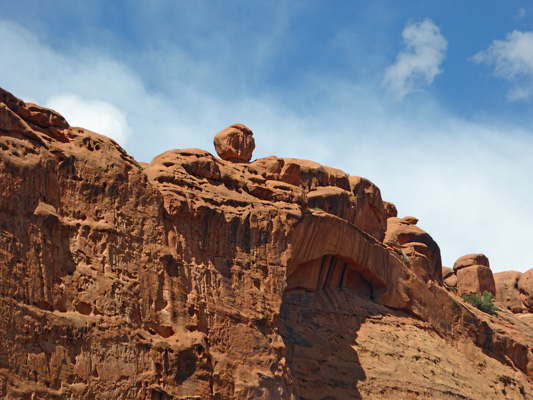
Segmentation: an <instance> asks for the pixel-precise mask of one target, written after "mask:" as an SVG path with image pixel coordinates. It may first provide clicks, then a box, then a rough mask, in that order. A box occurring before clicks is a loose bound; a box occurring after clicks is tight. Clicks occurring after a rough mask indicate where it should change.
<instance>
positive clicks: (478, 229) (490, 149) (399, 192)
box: [0, 20, 533, 271]
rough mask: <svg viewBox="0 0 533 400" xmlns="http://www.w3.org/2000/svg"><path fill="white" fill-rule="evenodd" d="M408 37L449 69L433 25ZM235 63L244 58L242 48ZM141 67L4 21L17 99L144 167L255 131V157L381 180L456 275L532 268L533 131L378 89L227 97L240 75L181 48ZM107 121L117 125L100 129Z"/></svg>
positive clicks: (150, 56)
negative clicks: (389, 97)
mask: <svg viewBox="0 0 533 400" xmlns="http://www.w3.org/2000/svg"><path fill="white" fill-rule="evenodd" d="M424 24H426V25H427V26H426V25H424ZM424 26H426V27H425V28H424ZM409 27H412V29H410V28H409ZM412 31H414V33H413V32H412ZM421 32H422V33H421ZM423 32H426V33H423ZM428 32H429V33H428ZM404 36H405V37H407V38H409V40H407V39H406V43H407V42H409V43H411V44H410V46H411V49H418V50H417V51H415V50H412V53H413V54H415V55H416V54H426V52H427V53H429V54H433V53H434V51H433V53H432V52H431V51H429V50H424V49H425V48H427V47H431V48H433V49H435V46H434V45H433V47H432V46H430V45H429V44H424V43H426V42H429V43H434V42H435V41H437V42H439V40H440V41H441V45H440V47H438V48H440V49H441V51H440V53H439V51H437V53H439V54H440V56H435V55H434V54H433V55H434V56H433V59H434V60H437V61H438V60H440V61H438V62H436V64H435V62H434V64H433V65H436V67H435V68H436V69H437V70H439V65H440V62H441V61H442V58H443V57H444V50H442V49H444V48H445V47H446V45H445V43H446V42H445V40H444V39H443V38H441V39H439V40H437V39H435V37H437V38H438V37H439V36H440V37H441V35H440V33H438V28H436V27H435V26H434V24H433V23H432V22H431V21H429V20H425V21H423V22H422V23H420V24H410V25H409V26H408V27H406V29H405V31H404ZM431 38H433V39H431ZM443 43H444V44H443ZM274 47H275V46H274ZM224 50H225V51H227V52H228V54H229V55H230V56H231V55H232V54H234V53H233V50H232V48H231V47H230V48H225V49H224ZM272 51H275V49H272ZM417 52H418V53H417ZM135 57H136V60H137V62H138V63H139V64H147V65H150V67H151V68H150V71H148V73H147V75H141V74H139V73H136V72H135V70H133V69H132V66H131V65H130V64H126V63H125V62H124V61H123V58H122V57H121V58H120V59H119V57H118V56H114V55H113V54H112V53H104V52H95V51H94V50H93V51H91V50H89V49H87V48H84V47H83V46H72V47H70V48H68V49H67V50H65V49H63V50H58V49H57V48H54V47H52V46H50V45H49V44H48V43H46V42H45V41H44V40H42V39H41V38H40V37H38V36H37V35H35V34H33V33H32V32H30V31H29V30H27V29H23V28H21V27H20V26H19V25H17V24H13V23H7V22H2V21H0V70H1V71H2V85H3V86H4V87H5V89H7V90H10V91H12V92H13V94H14V95H16V96H19V97H22V98H23V99H24V100H29V101H32V102H36V103H38V104H42V105H48V106H51V107H52V108H57V109H59V110H60V111H61V112H62V113H65V115H67V112H66V111H65V110H66V107H72V108H73V112H72V113H71V114H69V115H70V116H69V115H67V120H68V121H69V122H70V123H72V124H76V125H84V126H85V127H88V128H90V129H93V130H95V131H97V132H98V133H103V134H108V135H110V136H113V135H114V134H116V133H119V132H123V133H124V134H126V135H127V134H128V130H129V132H130V133H129V136H126V138H127V139H128V140H127V142H124V141H123V140H122V139H120V138H119V137H118V136H114V137H115V139H117V140H118V142H119V143H120V144H121V145H125V148H126V150H127V151H128V152H129V153H130V154H132V155H133V156H134V157H135V158H136V159H138V160H141V161H150V160H151V158H152V157H154V156H155V155H157V154H159V153H162V152H163V151H166V150H169V149H171V148H187V147H199V148H204V149H206V150H208V151H211V152H213V151H214V149H213V145H212V140H213V136H214V134H215V133H216V132H217V131H219V130H220V129H223V128H225V127H226V126H227V125H230V124H232V123H236V122H241V123H244V124H246V125H248V126H249V127H250V128H251V129H252V130H253V131H254V136H255V139H256V145H257V148H256V150H255V152H254V158H256V157H257V158H258V157H264V156H269V155H272V154H274V155H277V156H282V157H299V158H307V159H312V160H315V161H317V162H320V163H322V164H325V165H331V166H333V167H336V168H341V169H343V170H345V171H346V172H349V173H350V174H352V175H360V176H364V177H366V178H369V179H371V180H372V181H374V182H375V183H376V184H377V185H378V186H379V187H380V188H381V190H382V193H383V195H384V198H385V199H386V200H389V201H392V202H394V203H396V205H397V206H398V209H399V212H400V214H401V215H402V216H404V215H415V216H416V217H418V218H419V219H420V222H419V225H420V227H421V228H422V229H425V230H427V231H428V232H429V233H430V234H431V235H432V236H433V237H434V238H435V240H436V241H437V242H438V243H439V245H440V246H441V249H442V252H443V258H444V262H445V263H446V264H448V265H451V264H453V262H454V261H455V259H456V258H458V257H460V256H462V255H464V254H467V253H472V252H485V253H486V254H487V255H488V256H489V258H490V259H491V265H493V269H494V270H496V271H497V270H501V269H502V268H506V269H509V268H513V269H518V270H523V271H525V270H526V269H527V268H530V265H531V264H530V262H531V257H530V255H529V254H528V253H527V251H522V250H523V249H527V248H529V242H528V240H529V238H530V235H529V231H530V226H531V225H532V224H533V209H532V208H531V207H530V206H529V203H528V200H529V199H531V198H532V197H533V188H532V187H531V185H527V184H524V182H529V180H530V171H531V170H533V158H532V157H531V156H530V154H531V153H532V152H533V138H532V137H533V135H531V131H528V132H525V131H524V130H521V129H520V128H518V127H516V126H512V125H508V124H501V125H497V124H488V123H486V122H472V121H465V120H464V119H461V118H457V117H456V116H454V115H451V114H450V113H449V112H448V111H446V110H445V109H443V108H442V107H440V106H439V104H438V103H435V102H432V101H431V99H430V98H429V97H430V96H428V98H425V99H424V102H423V103H422V104H420V103H417V104H415V103H416V99H414V101H413V102H402V103H391V102H387V101H384V98H383V96H382V93H380V91H379V90H376V87H375V86H377V85H375V86H372V84H371V83H368V82H366V81H365V82H348V81H346V80H343V79H339V78H332V77H318V76H315V75H313V76H311V77H307V78H306V77H304V78H302V79H307V81H306V82H305V83H306V85H302V88H301V89H299V90H294V91H292V92H290V93H286V92H280V93H278V94H276V93H275V92H273V91H268V90H264V91H260V92H258V93H252V94H249V93H248V91H246V90H239V88H238V85H235V87H236V88H235V89H234V90H227V89H226V88H227V87H229V88H231V87H232V85H233V84H234V83H235V81H234V80H235V79H237V78H235V76H233V75H231V79H229V81H228V82H227V86H222V87H219V86H216V85H214V84H213V82H215V81H217V80H220V81H223V80H224V78H226V77H228V75H227V72H226V71H224V70H221V68H220V66H219V64H217V63H203V62H202V61H201V60H198V59H197V58H196V57H193V56H191V55H190V53H189V52H188V51H187V49H184V48H183V47H179V46H178V44H176V46H175V47H171V46H163V47H161V48H158V47H157V46H155V45H154V46H153V48H151V51H150V52H146V51H145V52H141V51H138V52H136V53H135ZM439 57H440V58H439ZM399 61H400V58H399ZM422 61H423V60H422ZM422 61H420V62H422ZM415 64H416V63H415ZM416 65H418V64H416ZM165 71H168V72H167V73H164V72H165ZM237 75H238V74H237ZM156 79H159V80H158V81H155V80H156ZM406 79H407V78H406ZM432 79H433V78H432ZM151 80H154V82H153V83H152V81H151ZM206 82H207V83H206ZM424 82H425V81H424ZM164 88H166V90H163V89H164ZM63 105H64V106H65V108H64V109H63ZM95 110H96V112H95ZM77 112H81V114H80V115H79V117H80V119H79V120H78V116H76V113H77ZM102 113H103V114H107V115H109V122H108V123H107V124H104V126H101V127H99V126H97V125H96V123H98V121H97V119H98V118H100V115H102ZM97 114H98V116H96V115H97ZM82 117H83V120H82V119H81V118H82ZM93 117H94V118H96V120H93ZM106 126H111V127H114V128H113V129H111V130H109V131H107V130H106V129H108V128H106ZM113 132H115V133H113ZM517 249H518V250H517ZM521 249H522V250H521Z"/></svg>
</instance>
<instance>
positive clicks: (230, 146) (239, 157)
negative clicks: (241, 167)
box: [213, 124, 255, 163]
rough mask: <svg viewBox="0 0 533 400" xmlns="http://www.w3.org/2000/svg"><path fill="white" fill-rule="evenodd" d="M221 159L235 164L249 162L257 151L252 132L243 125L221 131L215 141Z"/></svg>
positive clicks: (234, 125) (235, 125)
mask: <svg viewBox="0 0 533 400" xmlns="http://www.w3.org/2000/svg"><path fill="white" fill-rule="evenodd" d="M213 144H214V145H215V150H216V152H217V154H218V156H219V157H220V158H222V159H223V160H226V161H231V162H235V163H242V162H249V161H250V159H251V158H252V153H253V151H254V149H255V141H254V138H253V133H252V131H251V130H250V129H249V128H248V127H246V126H245V125H243V124H233V125H230V126H228V127H227V128H226V129H223V130H221V131H220V132H218V133H217V134H216V135H215V139H214V140H213Z"/></svg>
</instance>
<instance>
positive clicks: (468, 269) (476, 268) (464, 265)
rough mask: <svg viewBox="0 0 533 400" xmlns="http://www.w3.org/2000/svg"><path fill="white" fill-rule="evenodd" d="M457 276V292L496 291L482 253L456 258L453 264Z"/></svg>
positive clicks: (487, 260)
mask: <svg viewBox="0 0 533 400" xmlns="http://www.w3.org/2000/svg"><path fill="white" fill-rule="evenodd" d="M453 270H454V271H455V274H456V276H457V292H458V294H470V293H483V292H484V291H485V290H486V291H487V292H490V293H492V294H495V293H496V284H495V283H494V277H493V275H492V271H491V269H490V266H489V259H488V258H487V257H486V256H485V255H484V254H468V255H466V256H463V257H460V258H459V259H457V261H456V262H455V264H454V265H453Z"/></svg>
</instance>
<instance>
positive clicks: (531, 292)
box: [518, 269, 533, 313]
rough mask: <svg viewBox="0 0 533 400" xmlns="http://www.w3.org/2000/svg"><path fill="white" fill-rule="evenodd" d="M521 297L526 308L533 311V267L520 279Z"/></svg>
mask: <svg viewBox="0 0 533 400" xmlns="http://www.w3.org/2000/svg"><path fill="white" fill-rule="evenodd" d="M518 290H519V291H520V299H521V300H522V303H523V304H524V306H525V307H526V309H527V310H528V311H529V312H530V313H533V269H530V270H529V271H526V272H524V273H523V274H522V276H521V277H520V279H519V280H518Z"/></svg>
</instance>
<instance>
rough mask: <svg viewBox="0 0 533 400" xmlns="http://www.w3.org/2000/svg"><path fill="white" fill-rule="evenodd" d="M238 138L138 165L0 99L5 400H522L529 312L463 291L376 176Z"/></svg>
mask: <svg viewBox="0 0 533 400" xmlns="http://www.w3.org/2000/svg"><path fill="white" fill-rule="evenodd" d="M239 135H241V136H239ZM243 135H244V136H243ZM252 141H253V139H252V138H251V131H249V130H247V128H246V127H244V126H243V125H234V126H232V127H230V128H228V129H227V130H225V131H222V132H221V134H220V135H218V138H217V140H216V142H215V143H216V145H217V151H219V147H220V146H222V147H224V146H226V149H225V151H227V154H230V156H228V159H229V160H231V161H225V160H221V159H219V158H217V157H215V156H213V155H211V154H210V153H208V152H207V151H204V150H198V149H188V150H171V151H168V152H166V153H164V154H161V155H159V156H157V157H155V158H154V160H152V162H151V163H150V164H149V165H147V166H146V169H144V170H141V168H139V166H138V164H137V163H136V162H135V161H134V160H133V159H132V158H131V157H130V156H129V155H128V154H127V153H126V152H125V151H124V150H123V149H122V148H121V147H120V146H119V145H117V144H116V143H115V142H114V141H113V140H111V139H109V138H106V137H104V136H101V135H98V134H96V133H93V132H89V131H87V130H84V129H81V128H74V127H70V126H69V125H68V123H67V122H66V121H65V120H64V118H63V117H61V116H60V115H58V114H57V113H56V112H54V111H52V110H48V109H44V108H42V107H39V106H36V105H31V104H26V103H24V102H23V101H21V100H19V99H17V98H15V97H13V96H12V95H11V94H10V93H8V92H5V91H3V90H0V176H1V180H0V194H1V197H0V396H2V397H3V398H8V399H32V398H46V399H88V398H91V399H115V398H116V399H119V398H122V399H298V398H302V399H352V398H382V399H387V398H389V399H402V398H420V399H428V398H433V399H456V398H464V399H479V398H493V399H501V398H509V399H513V398H516V399H522V398H527V399H530V398H533V352H532V347H533V327H532V325H531V322H530V321H531V319H527V318H518V317H517V315H518V314H516V315H515V314H513V313H512V312H511V311H515V312H516V310H510V311H509V310H507V309H506V308H505V307H501V310H500V311H498V312H497V313H496V314H495V315H489V314H485V313H483V312H481V311H479V310H477V309H476V308H474V307H472V306H470V305H468V304H467V303H466V302H464V301H463V300H462V299H461V298H460V297H458V296H457V295H456V294H455V291H456V290H454V287H452V286H449V285H447V284H446V283H443V279H442V266H441V261H440V251H439V248H438V246H437V244H436V243H435V242H434V241H433V239H432V238H431V236H430V235H428V234H427V233H426V232H424V231H423V230H422V229H420V228H418V227H417V226H416V222H417V221H416V218H413V217H406V218H403V219H400V218H397V216H396V214H395V212H394V207H393V205H392V204H390V203H385V202H383V201H382V199H381V194H380V191H379V189H378V188H377V187H376V186H375V185H374V184H373V183H372V182H370V181H368V180H366V179H364V178H359V177H348V176H347V175H346V174H345V173H344V172H342V171H340V170H338V169H334V168H330V167H325V166H322V165H319V164H317V163H314V162H311V161H304V160H296V159H288V158H276V157H268V158H264V159H259V160H256V161H254V162H252V163H249V162H247V161H248V160H249V159H250V157H251V151H253V148H254V144H253V142H252ZM243 143H244V144H243ZM239 146H241V147H242V148H243V149H244V150H245V151H244V153H245V154H238V153H239ZM248 153H249V154H248ZM223 154H224V153H223ZM232 161H240V162H232ZM487 267H488V264H487ZM468 268H471V267H468ZM465 270H466V268H465ZM483 271H484V272H486V271H485V270H483ZM528 279H529V275H527V277H526V278H524V283H523V285H522V286H520V288H523V289H520V292H519V293H518V294H517V295H516V296H515V297H513V299H515V300H513V301H516V297H517V298H518V299H521V300H520V301H521V302H522V303H521V304H525V303H527V304H528V305H529V304H530V303H533V302H530V301H529V300H530V296H531V293H532V292H533V290H531V291H530V289H528V288H530V287H531V284H530V282H531V281H530V280H528ZM493 281H494V280H493ZM528 285H529V286H528ZM500 286H501V285H500ZM500 286H498V280H496V287H498V288H499V287H500ZM502 287H503V286H502ZM502 293H503V292H502ZM502 299H503V297H502ZM502 301H503V300H502ZM528 307H529V306H528ZM520 311H521V312H522V314H523V315H527V314H528V313H530V312H531V311H532V310H531V308H523V309H520ZM529 315H530V314H529Z"/></svg>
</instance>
